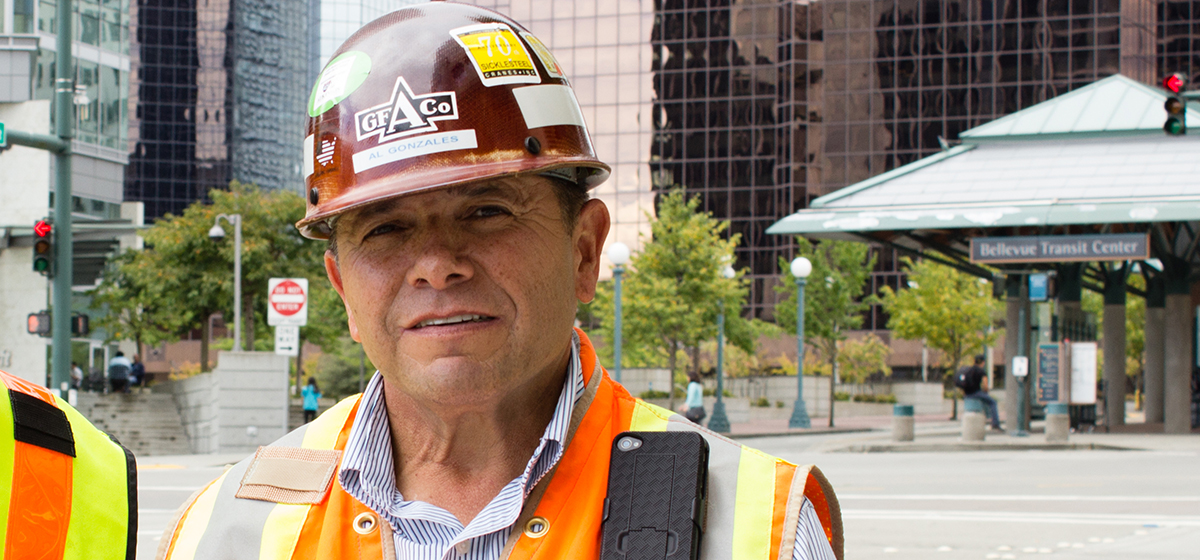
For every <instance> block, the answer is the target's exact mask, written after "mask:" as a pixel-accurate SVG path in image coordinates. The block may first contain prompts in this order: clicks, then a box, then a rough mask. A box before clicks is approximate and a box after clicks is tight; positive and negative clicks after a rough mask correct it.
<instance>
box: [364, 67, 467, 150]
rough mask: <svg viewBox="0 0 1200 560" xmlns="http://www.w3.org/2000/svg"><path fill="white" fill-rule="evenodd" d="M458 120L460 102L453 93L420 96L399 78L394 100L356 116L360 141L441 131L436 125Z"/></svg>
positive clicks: (387, 139)
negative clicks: (376, 137)
mask: <svg viewBox="0 0 1200 560" xmlns="http://www.w3.org/2000/svg"><path fill="white" fill-rule="evenodd" d="M457 118H458V100H457V98H456V97H455V95H454V92H453V91H441V92H436V93H426V94H424V95H417V94H415V93H413V90H412V88H411V87H409V86H408V82H406V81H404V77H403V76H401V77H399V78H396V85H395V86H394V87H393V88H392V98H391V99H389V100H388V101H387V103H383V104H380V105H376V106H374V107H370V108H367V109H363V110H362V111H359V112H357V113H355V114H354V126H355V128H356V129H357V132H358V140H359V141H362V140H365V139H367V138H370V137H371V136H378V137H379V141H380V142H387V141H389V140H392V139H394V138H400V137H402V136H411V135H413V134H419V133H422V132H432V131H435V130H437V124H436V123H435V121H446V120H454V119H457Z"/></svg>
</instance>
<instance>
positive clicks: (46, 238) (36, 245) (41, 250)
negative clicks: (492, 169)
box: [33, 220, 54, 276]
mask: <svg viewBox="0 0 1200 560" xmlns="http://www.w3.org/2000/svg"><path fill="white" fill-rule="evenodd" d="M53 233H54V226H52V225H51V224H50V222H48V221H46V220H38V221H37V222H36V223H34V224H33V271H34V272H37V273H39V274H43V275H45V276H52V275H53V274H54V271H53V266H54V238H53Z"/></svg>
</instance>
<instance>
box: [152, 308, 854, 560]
mask: <svg viewBox="0 0 1200 560" xmlns="http://www.w3.org/2000/svg"><path fill="white" fill-rule="evenodd" d="M579 339H580V352H579V354H580V356H579V357H580V363H581V364H582V366H583V371H584V377H585V382H586V383H587V387H586V389H585V390H584V393H583V395H582V396H581V397H580V399H579V402H578V403H577V404H576V407H575V412H574V414H572V418H571V427H570V431H569V432H568V437H567V445H566V451H565V452H564V453H563V456H562V458H561V459H560V460H559V463H558V465H557V466H556V467H555V468H554V470H553V471H552V473H551V474H549V475H547V476H546V477H544V478H543V479H542V480H541V482H539V483H538V484H537V486H536V487H535V488H534V490H533V492H532V493H531V494H530V496H529V498H528V499H527V500H526V502H525V506H524V509H523V510H522V512H521V516H520V517H519V518H518V520H517V522H516V524H515V525H514V528H513V531H512V533H511V534H510V535H509V539H508V542H507V545H506V548H505V551H504V553H503V554H502V557H503V558H510V559H517V558H520V559H525V558H528V559H545V560H550V559H555V560H557V559H561V558H572V559H588V558H599V556H600V522H601V517H602V515H603V504H604V497H605V493H606V491H607V488H608V466H609V454H610V450H611V448H612V441H613V439H614V438H615V437H616V436H617V434H620V433H621V432H624V431H630V430H632V431H664V430H690V431H697V432H699V433H701V434H702V435H703V436H704V437H705V439H706V440H707V441H708V444H709V486H708V488H709V490H708V517H707V524H706V525H707V526H706V529H705V533H704V539H703V544H702V547H703V550H702V551H701V558H705V559H706V560H719V559H726V558H735V559H739V560H741V559H761V560H790V559H791V558H792V547H793V544H794V543H793V541H794V539H795V536H796V527H797V525H798V523H799V514H800V505H801V503H802V500H803V498H804V497H807V498H808V499H809V501H811V502H812V504H813V506H814V507H815V509H816V512H817V516H818V517H819V518H820V520H821V524H822V526H823V527H824V529H825V535H826V538H828V539H829V542H830V545H831V546H832V548H833V551H834V555H835V556H836V557H837V558H838V559H839V560H840V559H841V558H842V524H841V514H840V510H839V509H838V504H837V498H836V497H835V496H834V493H833V490H832V488H831V487H830V485H829V483H828V482H827V481H826V480H825V477H824V476H823V475H822V474H821V472H820V471H819V470H817V469H816V468H815V467H812V466H809V467H797V466H796V465H793V464H791V463H789V462H787V461H784V460H782V459H777V458H775V457H771V456H769V455H767V454H765V453H762V452H760V451H757V450H755V449H751V448H749V447H744V446H742V445H740V444H738V443H736V442H734V441H732V440H729V439H727V438H725V437H722V436H720V435H717V434H715V433H713V432H710V431H708V430H705V429H703V428H701V427H699V426H697V425H695V424H693V423H692V422H690V421H688V420H686V419H684V418H683V417H681V416H679V415H676V414H672V413H671V412H669V411H667V410H665V409H662V408H659V407H656V406H654V405H651V404H648V403H645V402H643V401H641V400H639V399H636V398H634V397H632V396H631V395H630V394H629V392H628V391H626V390H625V388H624V387H622V386H621V385H619V384H617V383H615V382H613V381H612V380H611V379H610V378H609V377H608V375H607V374H606V372H604V370H603V368H601V367H600V366H599V362H598V361H597V360H596V355H595V351H594V350H593V349H592V346H591V343H590V342H589V341H588V339H587V337H586V336H585V335H584V334H583V333H582V331H579ZM360 398H361V395H358V396H354V397H350V398H347V399H346V400H343V401H342V402H341V403H339V404H338V405H336V406H334V407H333V408H331V409H329V410H328V411H326V412H325V413H324V414H323V415H321V416H320V417H318V418H317V419H316V420H315V421H313V422H312V423H311V424H308V425H307V426H303V427H301V428H299V429H297V430H296V431H294V432H292V433H291V434H288V435H287V436H284V438H283V439H281V440H279V441H278V442H276V443H275V444H272V445H270V446H267V447H260V448H259V450H258V452H257V453H256V454H255V455H254V457H251V458H248V459H246V460H244V461H242V462H241V463H238V464H237V465H236V466H234V467H232V468H230V469H229V470H228V471H226V472H225V474H223V475H222V476H221V477H219V478H218V479H217V480H215V481H213V482H212V483H211V484H209V485H208V486H207V487H206V488H204V489H202V490H200V491H199V492H197V493H196V495H194V496H193V497H192V499H190V500H189V501H188V502H187V503H186V504H184V505H183V507H181V508H180V512H179V514H178V515H177V517H176V521H175V523H173V524H172V526H171V527H168V529H167V531H166V533H165V534H164V536H163V539H162V541H161V544H160V547H159V555H158V558H160V559H170V560H194V559H205V560H224V559H233V558H247V557H255V554H254V552H253V551H255V550H257V551H258V555H257V557H258V558H264V559H265V558H270V559H277V560H286V559H301V558H340V559H350V558H362V559H367V558H369V559H372V560H376V559H379V558H395V552H394V550H393V547H394V545H393V541H392V534H391V528H390V526H389V524H388V523H386V522H380V519H379V518H378V516H377V514H376V513H375V512H374V511H372V510H371V509H370V508H368V507H367V506H365V505H363V504H362V503H361V502H359V501H358V500H356V499H355V498H354V497H352V496H350V494H348V493H347V492H346V491H345V490H344V489H343V488H342V487H341V484H339V483H338V482H337V473H338V469H339V465H340V462H341V453H342V450H343V449H344V448H345V445H346V439H347V437H348V436H349V433H350V428H351V426H352V425H353V423H354V417H355V414H356V413H357V410H358V405H359V399H360Z"/></svg>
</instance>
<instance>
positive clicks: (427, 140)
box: [354, 130, 479, 173]
mask: <svg viewBox="0 0 1200 560" xmlns="http://www.w3.org/2000/svg"><path fill="white" fill-rule="evenodd" d="M478 147H479V144H478V143H477V142H476V140H475V131H474V130H452V131H448V132H438V133H436V134H422V135H420V136H414V137H411V138H405V139H403V140H397V141H395V142H388V143H387V144H383V145H382V146H376V147H374V148H371V149H369V150H363V151H361V152H358V153H356V154H354V172H355V173H362V172H363V171H366V170H368V169H374V168H376V167H379V166H380V165H386V164H389V163H392V162H396V161H400V160H405V159H408V158H414V157H418V156H427V155H429V154H436V153H440V152H450V151H454V150H472V149H475V148H478Z"/></svg>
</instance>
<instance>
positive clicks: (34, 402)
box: [8, 391, 75, 457]
mask: <svg viewBox="0 0 1200 560" xmlns="http://www.w3.org/2000/svg"><path fill="white" fill-rule="evenodd" d="M8 397H9V400H10V401H11V402H12V412H13V439H15V440H17V441H23V442H25V443H28V444H30V445H36V446H38V447H41V448H44V449H49V450H50V451H57V452H59V453H62V454H63V455H69V456H71V457H74V456H75V435H74V434H73V433H72V432H71V421H70V420H67V415H66V413H64V412H63V411H61V410H59V409H58V407H56V406H54V405H52V404H50V403H48V402H46V401H43V400H42V399H39V398H37V397H35V396H33V395H27V394H25V393H22V392H20V391H9V392H8Z"/></svg>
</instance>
